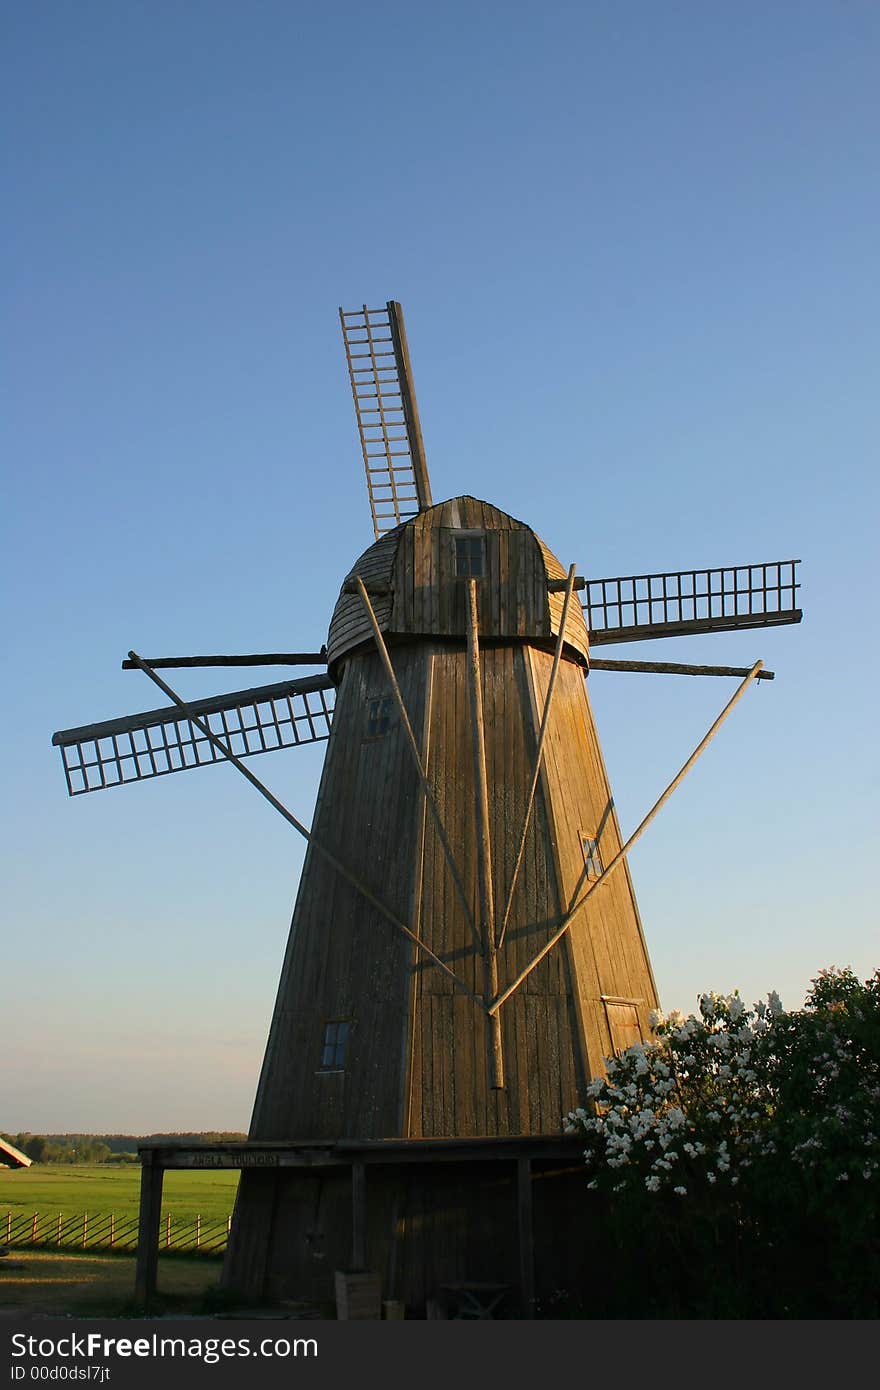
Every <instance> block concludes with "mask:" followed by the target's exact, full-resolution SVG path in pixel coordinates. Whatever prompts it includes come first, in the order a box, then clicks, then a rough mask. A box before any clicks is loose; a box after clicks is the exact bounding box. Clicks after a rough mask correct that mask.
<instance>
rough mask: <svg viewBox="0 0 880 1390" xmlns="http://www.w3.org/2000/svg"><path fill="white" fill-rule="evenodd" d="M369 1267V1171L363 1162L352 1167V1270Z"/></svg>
mask: <svg viewBox="0 0 880 1390" xmlns="http://www.w3.org/2000/svg"><path fill="white" fill-rule="evenodd" d="M366 1267H367V1170H366V1165H365V1164H364V1163H362V1162H358V1163H353V1164H352V1165H351V1268H352V1270H353V1271H358V1270H364V1269H366Z"/></svg>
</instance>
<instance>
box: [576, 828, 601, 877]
mask: <svg viewBox="0 0 880 1390" xmlns="http://www.w3.org/2000/svg"><path fill="white" fill-rule="evenodd" d="M581 848H582V850H583V852H584V863H585V864H586V866H587V878H601V876H602V874H603V873H604V872H605V868H604V865H603V863H602V851H601V850H600V849H599V841H598V840H593V839H591V838H590V836H589V835H582V836H581Z"/></svg>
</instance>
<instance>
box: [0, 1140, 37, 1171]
mask: <svg viewBox="0 0 880 1390" xmlns="http://www.w3.org/2000/svg"><path fill="white" fill-rule="evenodd" d="M32 1161H33V1160H32V1159H30V1158H28V1156H27V1154H23V1153H22V1152H21V1149H17V1148H16V1147H15V1145H14V1144H10V1143H9V1140H8V1139H2V1138H0V1168H30V1166H31V1163H32Z"/></svg>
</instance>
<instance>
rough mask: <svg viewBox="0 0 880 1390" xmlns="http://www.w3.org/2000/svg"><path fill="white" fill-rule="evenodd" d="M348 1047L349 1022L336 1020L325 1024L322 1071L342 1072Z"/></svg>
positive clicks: (340, 1019)
mask: <svg viewBox="0 0 880 1390" xmlns="http://www.w3.org/2000/svg"><path fill="white" fill-rule="evenodd" d="M347 1047H348V1020H347V1019H342V1018H334V1019H331V1020H330V1022H329V1023H325V1024H324V1041H323V1043H322V1045H321V1070H322V1071H342V1069H343V1067H344V1066H345V1053H346V1049H347Z"/></svg>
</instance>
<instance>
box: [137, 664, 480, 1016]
mask: <svg viewBox="0 0 880 1390" xmlns="http://www.w3.org/2000/svg"><path fill="white" fill-rule="evenodd" d="M128 659H129V661H132V662H133V663H134V665H135V666H136V667H137V668H138V670H141V671H143V672H144V673H145V675H147V676H149V678H150V680H151V681H152V682H153V684H154V685H158V687H159V689H160V690H161V691H163V692H164V693H165V694H166V695H167V696H168V698H169V700H173V701H174V703H175V704H176V705H177V706H178V707H179V708H180V709H181V710H182V711H183V713H184V714H185V715H186V717H187V719H188V720H190V722H191V723H193V724H194V725H195V727H196V728H197V729H198V730H199V731H200V732H201V733H202V734H204V736H205V738H206V739H208V740H209V742H210V743H212V744H213V745H214V747H215V748H216V749H217V750H218V752H220V753H222V754H223V756H224V757H225V758H227V759H228V760H229V762H231V763H232V766H233V767H235V768H237V769H238V771H239V772H240V773H241V775H242V777H244V778H245V779H246V780H247V781H248V782H250V784H251V786H252V787H255V788H256V790H257V791H258V792H259V793H260V795H261V796H263V797H265V798H266V800H267V801H268V802H269V805H270V806H274V808H275V810H276V811H277V812H278V814H279V815H280V816H283V817H284V819H285V820H286V821H287V823H288V825H292V826H293V828H294V830H296V831H297V832H298V834H300V835H302V837H303V839H304V840H306V841H307V842H308V844H309V845H310V846H311V848H312V849H314V850H315V852H316V853H317V854H319V855H321V857H322V858H323V859H324V860H326V862H327V863H328V864H330V865H331V867H332V868H334V869H335V870H336V872H337V873H338V874H339V875H340V876H341V877H342V878H344V879H345V881H346V883H349V884H350V885H351V886H352V888H354V889H355V890H356V892H358V893H360V895H361V897H362V898H365V899H366V901H367V902H368V903H369V904H370V906H371V907H374V908H375V909H376V911H377V912H379V913H381V914H382V916H383V917H384V918H385V919H386V920H387V921H389V922H390V923H391V925H392V926H394V927H396V928H397V929H398V931H402V932H403V934H404V936H406V937H408V938H409V940H410V941H411V942H412V943H413V945H415V946H417V947H418V949H419V950H420V951H422V952H423V954H424V955H426V956H427V957H428V959H429V960H430V961H431V962H432V964H434V965H436V966H437V968H438V969H439V970H442V971H443V973H444V975H448V976H449V978H450V979H451V980H452V981H453V982H454V983H455V985H456V986H457V987H458V988H459V989H460V990H463V992H464V993H465V994H466V995H467V996H468V997H469V998H470V999H472V1000H473V1001H474V1003H476V1004H478V1005H479V1006H480V1008H481V1009H482V1008H485V1003H484V1001H483V1000H482V999H480V998H479V996H478V995H476V994H474V992H473V990H471V989H469V988H468V986H467V985H466V984H465V983H464V981H463V980H460V979H459V977H458V976H457V975H456V973H455V971H454V970H450V968H449V966H448V965H447V964H446V962H445V961H442V960H441V959H440V957H439V956H436V955H435V954H434V952H433V951H432V950H431V948H430V947H429V946H426V945H425V943H424V941H422V939H421V938H420V937H419V936H417V935H416V933H415V932H414V931H412V930H411V929H410V928H409V927H408V926H407V925H406V923H405V922H402V921H401V920H400V918H399V917H397V916H395V914H394V913H393V912H392V911H391V910H390V908H388V907H386V906H385V904H384V903H383V902H381V901H380V900H379V898H377V897H376V895H375V893H373V892H371V890H370V889H369V888H368V887H367V886H366V884H364V883H362V882H361V881H360V879H359V878H357V877H356V875H355V874H353V873H352V872H351V870H350V869H347V868H346V866H345V865H344V864H343V863H342V862H341V861H340V860H339V859H337V858H336V855H335V854H333V853H332V851H331V850H329V849H327V848H326V847H325V846H324V845H322V844H321V841H320V840H318V839H316V838H315V836H314V835H313V834H312V832H311V831H310V830H307V829H306V827H305V826H304V825H303V823H302V821H300V820H297V818H296V816H295V815H294V814H293V812H292V811H289V810H288V809H287V807H286V806H285V805H284V803H283V802H282V801H279V800H278V797H277V796H275V795H274V794H273V793H272V792H270V791H269V788H268V787H267V786H266V785H265V783H263V782H261V781H260V779H259V777H255V776H254V774H253V773H252V772H251V770H250V768H249V767H246V766H245V764H244V763H243V762H242V761H241V759H240V758H238V757H236V755H235V754H234V753H233V752H232V750H231V748H229V747H227V745H226V744H225V743H224V742H223V740H222V739H221V738H218V737H217V735H216V734H215V733H213V731H212V730H211V729H209V728H208V726H207V724H205V722H204V721H203V720H201V719H199V717H198V715H197V714H194V713H193V710H192V707H191V706H190V705H188V704H187V703H186V701H185V700H183V699H181V697H180V696H179V695H178V694H177V692H176V691H175V690H172V689H171V686H170V685H167V684H166V683H165V681H163V680H162V677H161V676H157V675H156V672H155V671H154V670H152V668H151V667H150V666H148V665H147V663H146V662H145V661H144V660H143V659H142V658H141V657H139V656H138V654H137V652H129V654H128Z"/></svg>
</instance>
